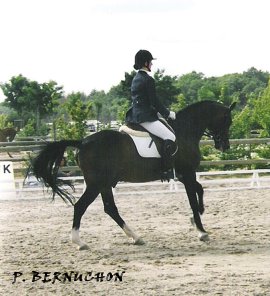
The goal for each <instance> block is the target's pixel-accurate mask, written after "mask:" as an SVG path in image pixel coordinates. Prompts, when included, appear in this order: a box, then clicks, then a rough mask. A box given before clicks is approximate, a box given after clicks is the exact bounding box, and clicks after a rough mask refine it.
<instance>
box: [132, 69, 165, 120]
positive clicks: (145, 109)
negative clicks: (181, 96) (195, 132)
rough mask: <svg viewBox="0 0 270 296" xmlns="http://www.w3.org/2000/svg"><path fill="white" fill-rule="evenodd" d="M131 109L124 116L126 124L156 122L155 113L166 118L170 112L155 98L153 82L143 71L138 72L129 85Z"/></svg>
mask: <svg viewBox="0 0 270 296" xmlns="http://www.w3.org/2000/svg"><path fill="white" fill-rule="evenodd" d="M131 98H132V107H131V108H130V109H129V110H128V112H127V114H126V122H130V123H141V122H147V121H150V122H151V121H156V120H158V115H157V113H160V114H161V115H162V116H163V117H164V118H166V119H167V118H168V116H169V114H170V111H169V110H168V109H167V108H165V107H164V106H163V104H162V103H161V102H160V101H159V99H158V98H157V96H156V86H155V80H154V79H153V78H152V77H151V76H149V75H148V74H147V73H146V72H145V71H142V70H140V71H138V72H137V74H136V75H135V77H134V78H133V80H132V84H131Z"/></svg>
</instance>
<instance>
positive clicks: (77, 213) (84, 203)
mask: <svg viewBox="0 0 270 296" xmlns="http://www.w3.org/2000/svg"><path fill="white" fill-rule="evenodd" d="M98 194H99V191H98V189H97V188H95V187H89V186H87V188H86V190H85V192H84V193H83V195H82V196H81V198H80V199H79V200H78V201H77V202H76V204H75V205H74V218H73V226H72V231H71V240H72V242H73V243H75V244H77V245H78V249H79V250H86V249H88V246H87V245H86V243H84V242H83V241H81V239H80V235H79V229H80V224H81V219H82V216H83V214H84V213H85V211H86V209H87V208H88V206H89V205H90V204H91V203H92V202H93V201H94V200H95V199H96V197H97V196H98Z"/></svg>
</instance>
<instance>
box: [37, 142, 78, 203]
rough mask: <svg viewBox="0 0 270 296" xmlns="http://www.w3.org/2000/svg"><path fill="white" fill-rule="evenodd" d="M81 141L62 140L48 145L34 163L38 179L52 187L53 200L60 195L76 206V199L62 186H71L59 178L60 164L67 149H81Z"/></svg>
mask: <svg viewBox="0 0 270 296" xmlns="http://www.w3.org/2000/svg"><path fill="white" fill-rule="evenodd" d="M81 144H82V141H81V140H61V141H58V142H52V143H48V144H46V146H45V148H44V149H43V150H42V151H41V152H40V153H39V154H38V156H37V157H36V158H35V159H34V161H33V173H34V175H35V176H36V178H37V179H39V180H40V179H41V180H42V181H43V182H44V184H45V186H46V187H51V189H52V192H53V198H54V197H55V194H57V195H59V196H60V197H61V198H62V199H63V200H64V201H65V202H70V203H71V204H72V205H73V204H74V197H73V196H72V195H71V194H70V193H68V192H67V191H66V190H65V189H63V188H61V186H62V185H69V186H70V184H69V183H68V182H67V181H64V180H61V179H58V178H57V174H58V170H59V166H60V163H61V161H62V159H63V156H64V152H65V150H66V148H67V147H75V148H78V149H79V148H80V147H81Z"/></svg>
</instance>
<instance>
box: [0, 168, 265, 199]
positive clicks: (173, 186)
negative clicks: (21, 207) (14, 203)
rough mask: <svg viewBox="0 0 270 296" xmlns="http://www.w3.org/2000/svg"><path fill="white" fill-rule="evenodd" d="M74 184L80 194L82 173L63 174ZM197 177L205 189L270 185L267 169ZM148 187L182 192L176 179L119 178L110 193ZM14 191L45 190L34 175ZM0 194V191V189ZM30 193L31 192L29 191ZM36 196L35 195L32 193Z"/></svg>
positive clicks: (142, 191) (157, 191) (134, 191)
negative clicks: (132, 180) (139, 180)
mask: <svg viewBox="0 0 270 296" xmlns="http://www.w3.org/2000/svg"><path fill="white" fill-rule="evenodd" d="M62 179H65V180H70V181H72V182H73V183H74V185H75V189H76V191H75V196H80V195H81V194H82V192H83V190H84V189H85V183H84V179H83V177H82V176H72V177H64V178H62ZM197 180H198V181H199V182H200V183H201V184H202V186H203V187H204V190H205V191H229V190H243V189H268V188H270V169H261V170H236V171H214V172H198V173H197ZM146 191H151V193H152V194H160V193H174V192H184V191H185V189H184V186H183V184H182V183H181V182H179V181H174V180H171V181H170V182H169V183H167V182H164V183H162V182H160V181H154V182H146V183H125V182H119V183H118V184H117V186H116V188H114V194H115V195H116V196H118V195H130V194H135V195H136V194H138V195H139V194H145V192H146ZM15 192H16V193H17V197H25V196H26V195H27V194H29V193H35V192H36V193H38V192H43V193H44V195H46V194H47V189H46V188H45V187H44V186H43V185H42V183H39V182H38V181H37V180H36V179H35V178H34V177H31V176H30V177H29V178H28V179H26V180H23V179H16V180H15ZM2 194H3V193H2ZM31 196H32V197H33V194H31ZM35 197H38V196H35Z"/></svg>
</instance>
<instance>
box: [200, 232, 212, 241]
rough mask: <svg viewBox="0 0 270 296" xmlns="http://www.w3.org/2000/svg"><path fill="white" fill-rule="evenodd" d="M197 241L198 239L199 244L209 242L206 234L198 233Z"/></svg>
mask: <svg viewBox="0 0 270 296" xmlns="http://www.w3.org/2000/svg"><path fill="white" fill-rule="evenodd" d="M199 239H200V241H201V242H208V241H210V238H209V235H208V233H206V232H204V233H200V234H199Z"/></svg>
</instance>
